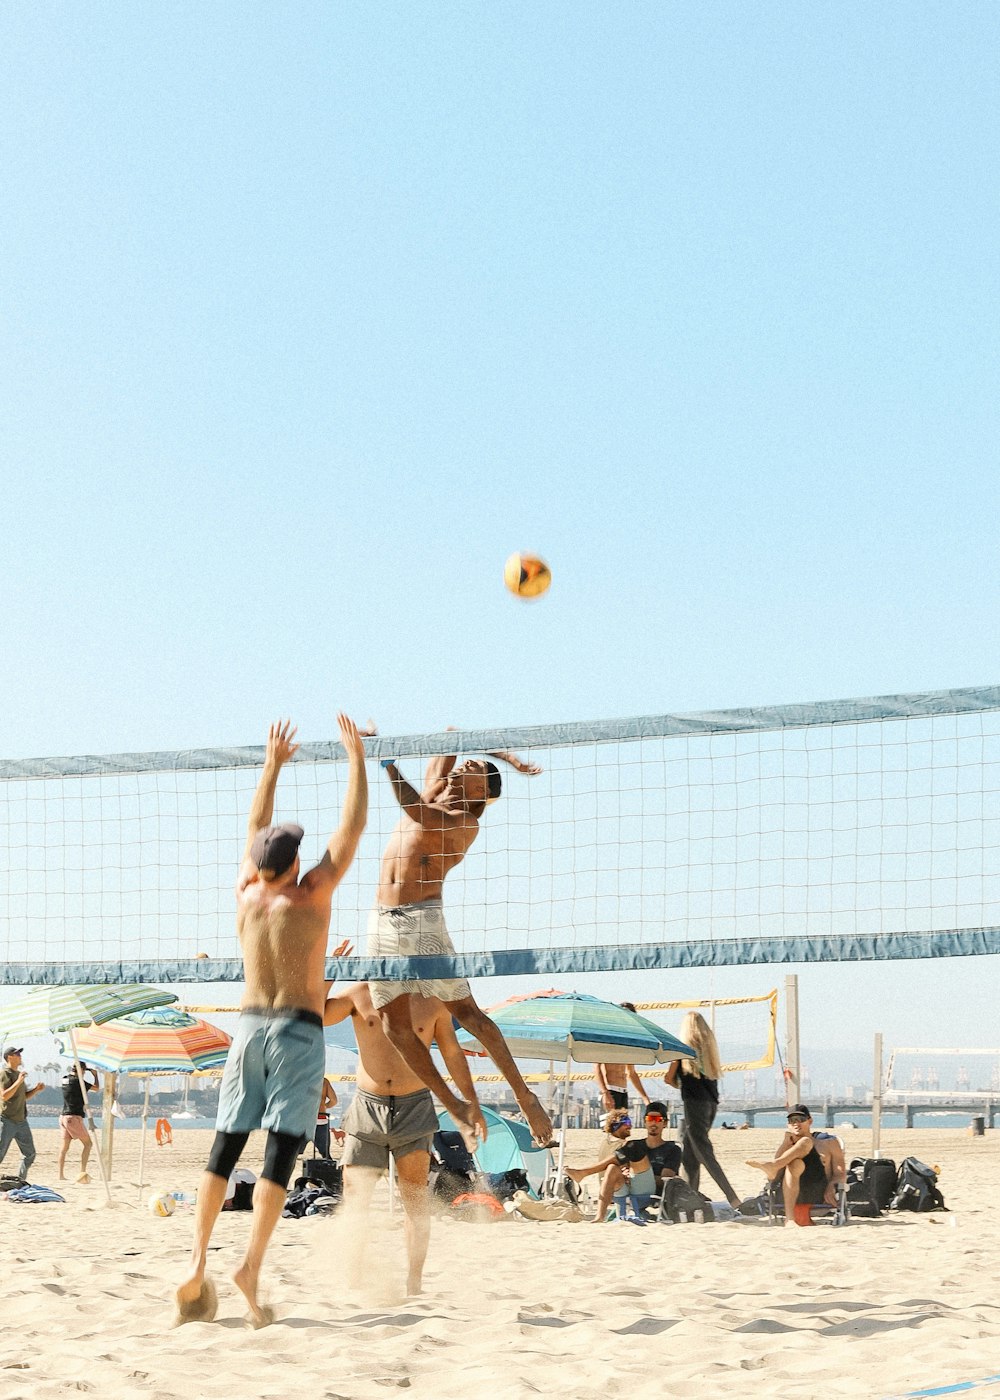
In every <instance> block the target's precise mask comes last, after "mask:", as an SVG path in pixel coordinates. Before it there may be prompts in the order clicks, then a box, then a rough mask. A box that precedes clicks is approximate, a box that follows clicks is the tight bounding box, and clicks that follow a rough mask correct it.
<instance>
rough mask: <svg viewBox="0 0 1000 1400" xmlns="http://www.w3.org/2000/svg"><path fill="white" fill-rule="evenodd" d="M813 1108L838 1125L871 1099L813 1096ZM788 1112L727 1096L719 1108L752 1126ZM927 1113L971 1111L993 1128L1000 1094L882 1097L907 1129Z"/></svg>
mask: <svg viewBox="0 0 1000 1400" xmlns="http://www.w3.org/2000/svg"><path fill="white" fill-rule="evenodd" d="M811 1107H812V1111H813V1119H814V1121H815V1122H817V1123H818V1122H820V1121H822V1123H823V1126H824V1127H825V1128H833V1127H836V1123H837V1119H838V1118H855V1117H857V1116H859V1115H860V1114H862V1113H863V1114H866V1115H867V1114H870V1113H871V1111H872V1101H871V1099H870V1098H865V1099H858V1098H853V1099H847V1098H823V1099H817V1098H815V1096H814V1097H813V1101H812V1105H811ZM786 1111H787V1105H786V1104H784V1103H775V1102H768V1101H767V1100H764V1099H761V1100H752V1101H742V1100H739V1099H737V1100H735V1101H734V1100H733V1099H731V1098H728V1097H727V1098H726V1100H725V1102H724V1104H723V1106H722V1108H721V1109H720V1113H719V1116H720V1118H726V1119H729V1118H733V1117H743V1118H744V1119H745V1120H746V1122H747V1123H748V1125H749V1126H750V1127H751V1128H752V1127H753V1126H754V1124H755V1121H756V1119H757V1117H758V1116H762V1115H764V1114H779V1115H783V1114H784V1113H785V1112H786ZM926 1113H954V1114H958V1115H961V1114H968V1116H969V1117H970V1118H972V1117H980V1118H984V1119H985V1120H986V1126H987V1127H988V1128H993V1127H995V1125H996V1118H997V1116H998V1114H1000V1094H996V1093H979V1094H976V1093H966V1094H958V1093H952V1092H948V1091H947V1090H943V1091H941V1092H940V1093H938V1092H935V1091H930V1092H928V1091H899V1090H891V1091H890V1092H889V1093H888V1094H884V1095H883V1097H882V1116H883V1118H884V1117H885V1116H886V1115H887V1114H901V1115H902V1116H903V1118H904V1119H905V1126H906V1127H907V1128H912V1127H913V1120H914V1119H915V1118H916V1117H917V1115H918V1114H926ZM717 1126H718V1125H717Z"/></svg>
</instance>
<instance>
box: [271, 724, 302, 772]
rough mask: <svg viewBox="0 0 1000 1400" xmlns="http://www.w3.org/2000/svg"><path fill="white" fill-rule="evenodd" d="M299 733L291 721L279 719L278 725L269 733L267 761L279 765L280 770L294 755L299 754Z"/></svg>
mask: <svg viewBox="0 0 1000 1400" xmlns="http://www.w3.org/2000/svg"><path fill="white" fill-rule="evenodd" d="M298 732H299V731H298V729H297V728H296V726H295V725H294V724H293V723H292V721H291V720H290V719H286V720H280V719H279V720H278V721H277V723H276V724H272V725H271V727H270V729H269V730H268V731H267V759H266V761H267V762H268V763H274V764H277V766H278V767H279V768H280V767H281V765H282V764H283V763H287V762H288V760H289V759H290V758H291V757H292V755H293V754H294V753H298V749H299V746H298V744H296V743H295V736H296V734H297V733H298Z"/></svg>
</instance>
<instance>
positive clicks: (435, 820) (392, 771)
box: [382, 758, 455, 829]
mask: <svg viewBox="0 0 1000 1400" xmlns="http://www.w3.org/2000/svg"><path fill="white" fill-rule="evenodd" d="M452 762H453V763H454V758H452ZM382 767H383V768H384V769H385V771H386V774H387V775H388V778H389V781H390V783H391V784H392V791H393V794H394V795H395V798H396V801H397V802H398V803H399V805H400V806H401V807H402V809H403V811H404V812H405V813H406V815H407V816H408V817H411V818H412V819H413V821H415V822H417V823H418V825H420V826H423V827H428V828H431V829H433V828H440V827H443V826H446V825H447V824H448V823H449V821H454V820H455V818H454V817H450V816H449V814H448V813H447V812H446V811H445V810H444V809H443V808H442V807H436V806H433V805H432V804H431V803H430V802H429V801H428V800H427V798H428V794H429V793H431V789H430V788H428V787H425V788H424V791H423V792H422V793H420V792H417V790H416V788H415V787H413V786H412V785H411V784H410V783H408V782H407V781H406V779H405V778H404V777H403V775H402V773H401V772H400V771H399V769H398V768H397V766H396V762H395V760H394V759H391V758H383V759H382ZM443 786H444V779H443V778H442V779H440V780H439V781H438V782H437V783H436V784H435V790H434V793H433V794H431V795H434V796H436V794H437V792H439V791H440V790H441V788H442V787H443Z"/></svg>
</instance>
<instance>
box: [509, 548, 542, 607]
mask: <svg viewBox="0 0 1000 1400" xmlns="http://www.w3.org/2000/svg"><path fill="white" fill-rule="evenodd" d="M503 581H504V583H505V584H506V585H507V587H508V588H509V589H510V591H511V592H512V593H515V594H516V595H517V596H518V598H540V597H541V595H542V594H543V593H544V592H545V590H546V589H547V588H548V586H549V584H550V583H551V582H552V570H551V569H550V568H549V566H548V564H546V562H545V560H544V559H540V558H539V557H538V555H537V554H512V555H511V556H510V558H509V559H508V560H507V562H506V564H505V565H504V568H503Z"/></svg>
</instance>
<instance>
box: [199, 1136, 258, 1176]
mask: <svg viewBox="0 0 1000 1400" xmlns="http://www.w3.org/2000/svg"><path fill="white" fill-rule="evenodd" d="M249 1136H250V1134H249V1133H216V1135H215V1141H214V1142H213V1143H212V1150H211V1152H210V1153H209V1154H208V1166H207V1167H206V1168H205V1170H206V1171H207V1172H211V1173H212V1175H213V1176H221V1177H222V1179H223V1180H224V1181H228V1180H229V1178H230V1177H231V1176H232V1174H233V1168H234V1167H235V1166H236V1163H237V1162H238V1161H239V1160H240V1153H241V1152H242V1151H243V1149H244V1147H246V1145H247V1139H248V1138H249Z"/></svg>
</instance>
